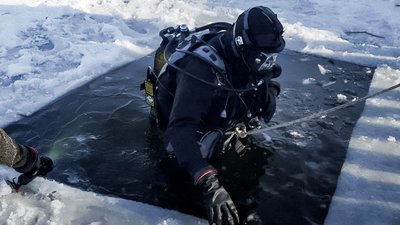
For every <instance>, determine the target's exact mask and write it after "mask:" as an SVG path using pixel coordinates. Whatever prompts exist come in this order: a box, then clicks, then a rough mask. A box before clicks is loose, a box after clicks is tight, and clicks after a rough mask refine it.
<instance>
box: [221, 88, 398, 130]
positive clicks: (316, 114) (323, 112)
mask: <svg viewBox="0 0 400 225" xmlns="http://www.w3.org/2000/svg"><path fill="white" fill-rule="evenodd" d="M398 87H400V83H398V84H396V85H393V86H391V87H389V88H386V89H383V90H381V91H378V92H376V93H374V94H371V95H366V96H364V97H362V98H359V99H357V100H355V101H352V102H348V103H345V104H343V105H339V106H336V107H333V108H330V109H327V110H324V111H321V112H318V113H314V114H311V115H309V116H306V117H303V118H300V119H296V120H292V121H289V122H286V123H282V124H278V125H274V126H270V127H266V128H262V129H257V130H251V131H249V132H247V133H246V135H253V134H258V133H262V132H265V131H270V130H275V129H278V128H282V127H288V126H291V125H293V124H296V123H301V122H306V121H309V120H311V119H314V118H317V117H321V116H325V115H326V114H329V113H331V112H335V111H337V110H340V109H343V108H347V107H349V106H352V105H355V104H357V103H360V102H362V101H365V100H367V99H369V98H373V97H375V96H378V95H381V94H383V93H386V92H389V91H391V90H393V89H396V88H398ZM226 134H227V135H230V134H237V132H236V131H229V132H226ZM242 136H243V134H242Z"/></svg>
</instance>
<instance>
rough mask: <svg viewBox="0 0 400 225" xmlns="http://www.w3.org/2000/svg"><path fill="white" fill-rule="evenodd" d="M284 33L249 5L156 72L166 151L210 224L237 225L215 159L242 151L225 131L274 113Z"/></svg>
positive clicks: (273, 18)
mask: <svg viewBox="0 0 400 225" xmlns="http://www.w3.org/2000/svg"><path fill="white" fill-rule="evenodd" d="M283 32H284V30H283V26H282V24H281V22H280V21H279V19H278V17H277V15H276V14H275V13H274V12H273V11H272V10H271V9H269V8H267V7H264V6H257V7H252V8H250V9H248V10H246V11H245V12H243V13H242V14H240V15H239V17H238V18H237V20H236V21H235V23H233V24H230V26H229V27H227V28H226V29H225V30H224V31H222V32H215V33H213V34H212V35H204V36H203V37H201V38H196V37H192V39H191V40H190V41H188V42H187V43H186V45H183V46H179V45H178V47H177V48H176V52H174V53H173V54H172V55H171V56H170V57H169V59H168V60H167V64H166V67H165V68H164V70H163V71H161V73H160V74H159V75H157V77H156V88H155V99H154V103H155V107H154V108H155V111H156V120H157V124H158V127H159V128H160V129H161V130H162V131H165V145H166V149H167V151H169V152H171V153H173V154H174V155H175V156H176V159H177V161H178V163H179V165H180V167H181V168H183V169H184V170H186V171H187V172H188V173H189V175H190V176H191V177H192V178H193V183H194V186H195V187H197V188H199V189H200V190H201V192H202V195H203V205H204V207H205V208H206V213H207V217H208V220H209V223H210V224H232V225H233V224H238V223H239V213H238V211H237V209H236V207H235V204H234V202H233V201H232V199H231V197H230V195H229V194H228V192H227V191H226V189H225V188H224V186H223V185H222V183H221V182H220V179H219V178H218V171H217V169H216V168H217V167H216V166H214V164H215V162H216V161H217V159H218V157H219V156H220V155H221V154H222V153H223V151H225V150H226V149H230V148H233V149H235V151H237V153H238V154H243V152H244V149H245V148H246V143H245V141H243V140H240V139H239V138H237V137H233V136H230V137H229V138H227V137H226V135H225V133H226V132H227V131H234V130H236V131H238V130H242V131H243V130H246V129H255V128H257V127H259V126H260V120H264V121H265V122H268V121H270V119H271V118H272V116H273V115H274V113H275V109H276V97H277V96H278V95H279V93H280V84H279V83H278V82H277V81H275V80H273V78H276V77H278V76H279V75H280V74H281V67H280V66H279V65H278V64H277V63H276V58H277V56H278V53H279V52H281V51H282V50H283V49H284V47H285V41H284V39H283V37H282V34H283Z"/></svg>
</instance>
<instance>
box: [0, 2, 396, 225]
mask: <svg viewBox="0 0 400 225" xmlns="http://www.w3.org/2000/svg"><path fill="white" fill-rule="evenodd" d="M263 4H264V5H265V4H267V5H266V6H269V7H270V8H272V9H273V10H274V11H275V12H276V13H277V14H278V16H279V18H280V19H281V21H282V22H283V25H284V27H285V39H286V41H287V48H288V49H291V50H295V51H299V52H304V53H310V54H316V55H320V56H324V57H328V58H333V59H340V60H344V61H349V62H353V63H358V64H363V65H369V66H377V67H378V69H377V70H376V71H375V74H374V79H373V82H372V84H371V88H370V93H375V92H376V91H379V90H382V89H384V88H387V87H389V86H391V85H394V84H397V83H400V38H399V37H400V20H399V15H400V7H396V4H399V5H400V2H399V1H397V0H395V1H393V0H385V1H384V0H381V1H376V0H363V1H361V0H358V1H356V0H354V1H348V0H335V1H333V0H320V1H317V0H301V1H299V0H287V1H278V0H271V1H268V2H266V1H261V0H248V1H239V0H227V1H214V0H200V1H199V0H196V1H195V0H185V1H177V0H165V1H159V0H148V1H145V2H144V1H139V0H87V1H80V0H1V1H0V27H1V28H2V29H0V43H1V44H0V87H1V88H0V127H3V126H6V125H7V124H9V123H12V122H14V121H17V120H18V119H20V118H21V116H24V115H30V114H32V113H33V112H35V111H37V110H38V109H40V108H41V107H43V106H44V105H46V104H49V103H50V102H52V101H54V100H56V99H57V98H58V97H60V96H62V95H63V94H65V93H67V92H68V91H70V90H72V89H74V88H76V87H78V86H80V85H83V84H84V83H86V82H88V81H90V80H92V79H94V78H96V77H98V76H99V75H101V74H103V73H105V72H107V71H109V70H111V69H113V68H116V67H118V66H121V65H123V64H125V63H127V62H130V61H132V60H135V59H137V58H140V57H142V56H144V55H146V54H148V53H150V52H152V51H153V50H155V48H156V47H157V45H158V43H159V38H158V31H159V30H160V29H162V28H165V27H167V26H175V25H176V24H182V23H186V24H187V25H188V26H189V27H191V28H193V27H195V26H200V25H204V24H206V23H209V22H215V21H227V22H233V21H234V18H235V17H236V16H237V15H239V13H241V12H242V11H243V10H245V9H247V8H249V7H251V6H256V5H263ZM318 67H319V70H320V72H321V74H322V75H323V74H326V73H329V71H327V70H326V69H325V68H323V67H321V66H319V65H318ZM313 79H314V78H309V79H307V80H304V81H303V84H310V83H313V82H314V81H313ZM329 85H331V84H329ZM337 96H338V100H340V99H342V100H343V97H341V96H340V93H337ZM399 102H400V90H398V89H396V90H393V91H391V92H388V93H386V94H384V95H382V96H377V97H374V98H372V99H369V100H367V104H366V106H365V110H364V112H363V115H362V117H361V118H360V120H359V121H358V123H357V125H356V128H355V130H354V133H353V137H352V139H351V142H350V146H349V150H348V155H347V159H346V162H345V164H344V165H343V169H342V174H341V176H340V178H339V183H338V187H337V190H336V193H335V196H334V198H333V202H332V204H331V206H330V211H329V215H328V217H327V219H326V224H398V223H399V221H400V218H399V215H400V199H399V196H400V194H399V191H398V190H399V185H400V184H399V180H400V177H399V174H400V169H399V168H400V163H399V160H400V158H399V157H400V153H399V151H400V146H399V141H398V140H400V132H399V128H400V113H399V108H400V104H399ZM0 174H1V175H0V176H1V177H2V178H5V177H12V176H15V175H16V174H14V172H13V171H11V170H10V169H6V168H4V167H0ZM29 188H30V189H31V190H32V191H31V192H33V193H34V194H27V195H26V196H25V195H20V194H15V193H10V191H11V190H10V189H9V187H8V186H7V185H6V184H5V183H4V182H0V196H1V197H0V198H1V204H0V221H1V222H2V223H3V222H4V223H5V224H33V223H34V224H77V223H79V224H110V223H112V224H132V221H135V222H134V224H198V223H202V224H204V223H205V222H204V221H203V220H199V219H197V218H193V217H190V216H187V215H183V214H179V213H177V212H173V211H168V210H164V209H160V208H157V207H154V206H149V205H145V204H142V203H137V202H132V201H126V200H122V199H114V198H109V197H104V196H100V195H96V194H94V193H89V192H83V191H80V190H77V189H74V188H70V187H68V186H65V185H63V184H59V183H56V182H53V181H46V180H43V179H38V180H37V181H36V180H35V181H34V182H33V183H32V184H31V185H29ZM53 191H56V192H55V193H53ZM67 206H68V207H67ZM110 206H112V207H110ZM78 209H79V211H78ZM342 214H343V216H342ZM339 215H340V216H339ZM378 215H379V216H378ZM21 218H23V220H21ZM33 221H34V222H33ZM77 221H79V222H77ZM344 221H346V222H344Z"/></svg>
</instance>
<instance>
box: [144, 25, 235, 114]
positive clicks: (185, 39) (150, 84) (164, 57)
mask: <svg viewBox="0 0 400 225" xmlns="http://www.w3.org/2000/svg"><path fill="white" fill-rule="evenodd" d="M230 26H232V24H230V23H225V22H216V23H211V24H208V25H205V26H202V27H199V28H195V29H193V30H189V28H188V26H187V25H186V24H181V25H178V26H176V27H167V28H165V29H163V30H161V31H160V32H159V36H160V37H161V38H162V41H161V43H160V46H159V47H158V48H157V50H156V53H155V57H154V64H153V68H151V67H150V66H149V67H148V68H147V76H146V79H145V81H144V82H143V83H142V84H141V86H140V90H145V100H146V103H147V105H149V106H150V117H151V118H155V119H157V114H156V109H155V107H156V106H155V93H156V87H157V81H158V78H159V76H160V75H161V73H162V72H161V71H163V68H164V67H165V66H166V65H167V64H169V63H168V59H169V58H170V57H171V55H172V54H173V53H174V52H176V49H177V48H179V47H181V46H186V45H188V44H194V42H195V41H196V40H199V39H200V38H201V37H198V36H197V35H199V34H198V33H200V32H203V31H205V30H208V32H207V33H203V34H201V35H199V36H203V35H205V34H217V33H219V32H221V31H225V30H227V29H229V27H230ZM193 40H195V41H193Z"/></svg>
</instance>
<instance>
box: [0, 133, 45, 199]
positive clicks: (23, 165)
mask: <svg viewBox="0 0 400 225" xmlns="http://www.w3.org/2000/svg"><path fill="white" fill-rule="evenodd" d="M0 164H3V165H6V166H9V167H12V168H14V169H15V170H16V171H17V172H19V173H21V175H20V176H19V177H18V179H16V178H14V179H13V180H12V181H7V183H8V184H9V185H10V186H11V187H13V188H14V190H15V191H16V192H18V191H19V188H20V187H21V186H22V185H26V184H28V183H29V182H31V181H32V180H33V179H34V178H35V177H37V176H45V175H46V174H47V173H48V172H50V171H51V170H52V169H53V161H52V160H51V159H50V158H48V157H46V156H39V153H38V151H37V150H36V149H35V148H33V147H29V146H25V145H21V144H18V143H17V142H16V141H15V140H14V139H12V138H11V137H10V136H8V135H7V133H6V132H5V131H4V130H3V129H1V128H0Z"/></svg>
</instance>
